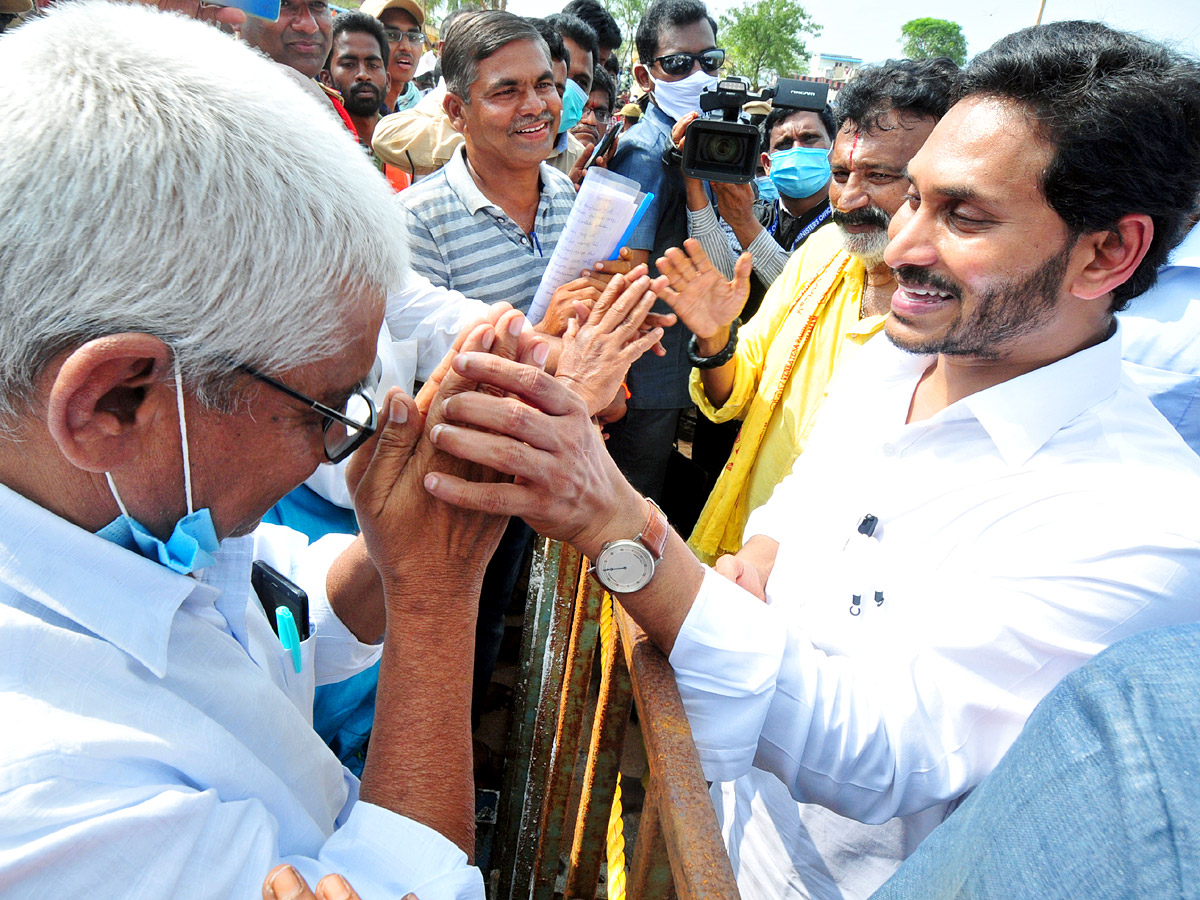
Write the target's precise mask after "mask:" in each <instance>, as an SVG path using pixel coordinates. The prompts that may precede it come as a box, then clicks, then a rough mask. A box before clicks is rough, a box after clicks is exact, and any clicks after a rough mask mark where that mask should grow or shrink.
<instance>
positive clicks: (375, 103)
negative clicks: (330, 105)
mask: <svg viewBox="0 0 1200 900" xmlns="http://www.w3.org/2000/svg"><path fill="white" fill-rule="evenodd" d="M382 102H383V97H382V96H381V95H379V94H371V95H369V96H368V95H366V94H363V95H362V96H358V97H356V96H352V95H351V94H350V92H349V91H342V106H344V107H346V112H348V113H350V115H352V116H369V115H371V113H377V112H379V105H380V104H381V103H382Z"/></svg>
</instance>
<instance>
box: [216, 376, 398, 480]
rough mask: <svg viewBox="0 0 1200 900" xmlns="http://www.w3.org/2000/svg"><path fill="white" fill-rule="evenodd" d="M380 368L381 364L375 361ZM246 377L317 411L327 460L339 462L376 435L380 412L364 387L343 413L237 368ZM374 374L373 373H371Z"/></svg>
mask: <svg viewBox="0 0 1200 900" xmlns="http://www.w3.org/2000/svg"><path fill="white" fill-rule="evenodd" d="M376 366H377V367H378V361H376ZM238 368H239V369H241V370H242V371H243V372H245V373H246V374H247V375H251V376H253V377H255V378H257V379H258V380H259V381H264V382H266V383H267V384H269V385H270V386H271V387H273V388H275V390H277V391H282V392H283V393H285V394H287V395H288V396H289V397H291V398H292V399H294V400H299V401H300V402H301V403H303V404H305V405H306V406H309V407H311V408H312V409H315V410H316V411H317V412H319V413H320V414H321V415H322V416H323V417H324V419H325V421H324V422H322V424H321V432H322V435H323V437H324V439H325V458H326V459H327V460H329V462H331V463H339V462H341V461H342V460H343V459H345V458H346V457H347V456H349V455H350V454H351V453H353V452H354V451H355V450H357V449H358V448H359V447H361V446H362V444H363V442H364V441H366V439H367V438H369V437H370V436H371V435H373V434H374V433H375V429H376V428H377V427H378V420H379V411H378V410H377V409H376V408H375V401H374V400H373V399H372V398H371V395H370V394H369V393H368V392H367V391H366V390H365V389H363V388H359V389H357V390H355V391H354V393H352V394H351V395H350V397H349V399H348V400H347V401H346V408H345V409H344V410H342V411H340V412H339V411H338V410H336V409H333V408H332V407H329V406H326V405H325V404H324V403H318V402H317V401H316V400H314V399H313V398H312V397H308V396H305V395H304V394H302V393H300V392H299V391H297V390H293V389H292V388H290V387H288V386H287V385H286V384H284V383H283V382H281V381H276V380H275V379H274V378H272V377H271V376H270V375H264V374H263V373H262V372H259V371H258V370H257V369H252V368H251V367H250V366H238ZM372 371H374V370H372Z"/></svg>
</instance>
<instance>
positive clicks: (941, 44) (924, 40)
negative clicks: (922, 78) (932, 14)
mask: <svg viewBox="0 0 1200 900" xmlns="http://www.w3.org/2000/svg"><path fill="white" fill-rule="evenodd" d="M900 42H901V44H902V46H903V47H904V55H905V56H907V57H908V58H909V59H930V58H932V57H935V56H948V57H950V58H951V59H952V60H954V61H955V62H956V63H958V65H960V66H961V65H962V64H963V63H965V62H966V61H967V39H966V38H965V37H963V33H962V27H961V26H960V25H959V24H958V23H957V22H947V21H946V20H945V19H930V18H924V19H913V20H912V21H911V22H905V23H904V25H902V26H901V28H900Z"/></svg>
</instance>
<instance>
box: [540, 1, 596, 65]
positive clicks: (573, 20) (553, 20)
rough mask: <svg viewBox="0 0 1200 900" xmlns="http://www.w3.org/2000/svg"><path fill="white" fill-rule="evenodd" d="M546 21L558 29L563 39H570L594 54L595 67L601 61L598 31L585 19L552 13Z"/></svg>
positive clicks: (593, 62)
mask: <svg viewBox="0 0 1200 900" xmlns="http://www.w3.org/2000/svg"><path fill="white" fill-rule="evenodd" d="M546 21H547V22H549V23H550V24H551V25H553V26H554V27H555V28H556V29H558V33H559V34H561V35H562V36H563V37H565V38H570V39H571V40H573V41H574V42H575V43H576V44H578V45H579V46H580V47H582V48H583V49H584V50H586V51H587V52H588V53H590V54H592V64H593V65H594V64H595V63H596V61H597V60H598V59H600V46H599V45H598V44H597V43H596V29H594V28H592V26H591V25H589V24H588V23H587V22H585V21H583V19H581V18H579V17H578V16H572V15H566V14H564V13H551V14H550V15H548V16H546ZM568 52H570V51H568Z"/></svg>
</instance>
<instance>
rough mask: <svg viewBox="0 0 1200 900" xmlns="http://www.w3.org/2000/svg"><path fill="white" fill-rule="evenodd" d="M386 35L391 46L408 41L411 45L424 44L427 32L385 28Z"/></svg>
mask: <svg viewBox="0 0 1200 900" xmlns="http://www.w3.org/2000/svg"><path fill="white" fill-rule="evenodd" d="M383 33H384V35H386V36H387V39H388V43H389V44H398V43H400V42H401V41H408V42H409V43H410V44H424V43H425V32H423V31H401V30H400V29H399V28H385V29H383Z"/></svg>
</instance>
